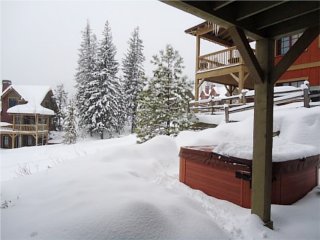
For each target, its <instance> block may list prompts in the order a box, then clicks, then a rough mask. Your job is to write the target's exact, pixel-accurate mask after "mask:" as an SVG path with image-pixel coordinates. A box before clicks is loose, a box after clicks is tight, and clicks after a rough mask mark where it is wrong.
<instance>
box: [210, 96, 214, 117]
mask: <svg viewBox="0 0 320 240" xmlns="http://www.w3.org/2000/svg"><path fill="white" fill-rule="evenodd" d="M213 104H214V102H213V101H212V99H211V101H210V106H211V115H213V112H214V108H213Z"/></svg>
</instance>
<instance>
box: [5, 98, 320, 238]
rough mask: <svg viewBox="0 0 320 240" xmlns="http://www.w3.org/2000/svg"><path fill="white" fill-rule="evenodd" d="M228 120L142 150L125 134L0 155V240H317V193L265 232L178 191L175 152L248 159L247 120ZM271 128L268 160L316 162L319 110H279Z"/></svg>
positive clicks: (231, 210) (226, 206) (231, 208)
mask: <svg viewBox="0 0 320 240" xmlns="http://www.w3.org/2000/svg"><path fill="white" fill-rule="evenodd" d="M210 118H211V120H210V119H209V118H208V119H207V120H208V121H211V122H212V121H218V120H217V119H214V118H215V116H210ZM232 118H234V119H237V120H240V122H238V123H228V124H224V123H221V124H220V125H219V126H218V127H217V128H215V129H207V130H204V131H201V132H192V131H185V132H182V133H180V134H179V136H177V137H176V138H172V137H166V136H159V137H156V138H154V139H152V140H150V141H148V142H146V143H144V144H141V145H138V144H136V143H135V141H136V139H135V136H134V135H129V136H126V137H122V138H115V139H108V140H90V141H81V142H79V143H76V144H74V145H63V144H57V145H49V146H41V147H26V148H20V149H14V150H0V154H1V155H0V156H1V161H0V163H1V204H2V207H1V239H10V240H11V239H13V240H15V239H49V240H50V239H53V240H55V239H59V240H60V239H61V240H64V239H86V240H87V239H137V240H138V239H139V240H140V239H320V214H319V213H320V201H319V200H320V189H319V186H318V187H317V188H315V189H313V190H312V191H311V192H310V193H309V194H308V195H307V196H305V197H304V198H303V199H301V200H300V201H298V202H297V203H295V204H293V205H291V206H280V205H272V220H273V221H274V226H275V229H274V230H273V231H272V230H270V229H268V228H265V227H263V226H262V224H261V223H260V221H259V219H258V218H257V217H256V216H255V215H251V213H250V210H249V209H245V208H241V207H239V206H237V205H234V204H232V203H229V202H227V201H223V200H219V199H216V198H213V197H209V196H207V195H205V194H204V193H202V192H200V191H196V190H192V189H190V188H189V187H187V186H185V185H184V184H182V183H180V182H179V180H178V169H179V157H178V154H179V148H180V146H186V145H189V146H190V145H202V144H204V145H208V144H215V145H217V148H216V149H218V151H220V152H221V153H225V154H231V155H237V156H241V157H247V158H250V156H251V155H250V154H251V151H252V148H251V147H252V111H247V112H246V113H239V114H234V115H233V114H232V115H231V119H232ZM274 129H275V131H280V135H279V136H278V137H275V138H274V159H275V160H277V161H281V160H283V159H285V158H291V157H296V156H301V157H302V156H308V155H313V154H319V153H320V139H319V137H318V136H319V134H318V133H319V129H320V107H314V108H311V109H305V108H301V107H298V105H297V104H292V105H290V106H286V107H280V108H276V109H275V124H274ZM240 140H241V141H240Z"/></svg>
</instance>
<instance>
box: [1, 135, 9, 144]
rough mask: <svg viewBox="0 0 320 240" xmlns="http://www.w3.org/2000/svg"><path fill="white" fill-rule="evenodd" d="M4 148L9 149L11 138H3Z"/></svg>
mask: <svg viewBox="0 0 320 240" xmlns="http://www.w3.org/2000/svg"><path fill="white" fill-rule="evenodd" d="M2 140H3V146H4V147H9V136H3V139H2Z"/></svg>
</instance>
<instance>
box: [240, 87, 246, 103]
mask: <svg viewBox="0 0 320 240" xmlns="http://www.w3.org/2000/svg"><path fill="white" fill-rule="evenodd" d="M246 94H247V90H245V89H242V90H241V102H242V104H247V99H246Z"/></svg>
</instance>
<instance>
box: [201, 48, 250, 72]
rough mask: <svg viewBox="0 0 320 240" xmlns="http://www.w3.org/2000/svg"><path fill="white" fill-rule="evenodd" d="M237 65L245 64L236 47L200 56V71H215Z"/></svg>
mask: <svg viewBox="0 0 320 240" xmlns="http://www.w3.org/2000/svg"><path fill="white" fill-rule="evenodd" d="M236 64H244V62H243V60H242V58H241V55H240V53H239V51H238V49H237V48H236V47H231V48H228V49H225V50H221V51H218V52H214V53H209V54H206V55H202V56H199V66H198V71H205V70H213V69H216V68H221V67H228V66H232V65H236Z"/></svg>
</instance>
